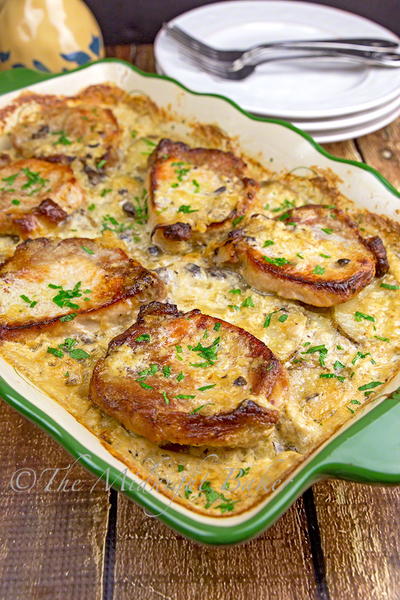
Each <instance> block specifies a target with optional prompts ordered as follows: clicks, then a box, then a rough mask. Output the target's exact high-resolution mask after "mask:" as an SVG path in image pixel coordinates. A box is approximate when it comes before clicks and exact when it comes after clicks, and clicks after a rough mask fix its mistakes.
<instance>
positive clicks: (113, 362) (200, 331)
mask: <svg viewBox="0 0 400 600" xmlns="http://www.w3.org/2000/svg"><path fill="white" fill-rule="evenodd" d="M286 388H287V379H286V374H285V371H284V368H283V366H282V365H281V363H280V362H279V360H278V359H277V358H276V357H275V356H274V355H273V354H272V352H271V351H270V350H269V348H267V347H266V346H265V345H264V344H263V343H262V342H260V341H259V340H257V338H255V337H254V336H252V335H251V334H249V333H248V332H246V331H244V330H243V329H240V328H238V327H235V326H234V325H231V324H230V323H227V322H225V321H221V320H219V319H214V318H212V317H209V316H207V315H203V314H201V313H200V311H198V310H193V311H191V312H189V313H185V314H184V313H181V312H179V311H178V310H177V308H176V306H175V305H171V304H161V303H159V302H153V303H150V304H149V305H147V306H144V307H142V308H141V310H140V313H139V317H138V320H137V321H136V323H135V325H133V326H132V327H130V328H129V329H128V330H127V331H126V332H125V333H123V334H121V335H120V336H118V337H116V338H115V339H114V340H112V341H111V343H110V345H109V350H108V354H107V356H106V358H105V359H104V360H100V361H99V362H98V363H97V365H96V367H95V369H94V372H93V377H92V381H91V386H90V397H91V399H92V400H93V402H95V403H96V404H97V405H98V406H100V407H101V408H102V409H103V410H104V411H105V412H106V413H107V414H110V415H111V416H113V417H115V418H116V419H117V420H119V421H121V422H122V423H123V424H124V425H125V427H127V428H128V429H130V430H132V431H134V432H136V433H139V434H141V435H144V436H145V437H146V438H148V439H150V440H151V441H153V442H155V443H166V442H172V443H177V444H191V445H194V446H201V445H208V446H241V447H246V446H249V445H252V444H254V443H255V442H256V441H258V440H259V439H262V438H263V437H265V436H266V435H267V433H268V432H269V431H270V430H271V427H272V426H273V425H274V424H275V423H276V422H277V420H278V415H279V413H278V411H277V410H276V409H275V408H274V407H275V406H279V404H280V403H281V401H282V399H283V397H284V395H285V392H286Z"/></svg>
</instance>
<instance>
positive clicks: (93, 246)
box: [0, 238, 164, 336]
mask: <svg viewBox="0 0 400 600" xmlns="http://www.w3.org/2000/svg"><path fill="white" fill-rule="evenodd" d="M163 296H164V284H163V283H162V282H161V280H160V279H159V278H158V276H157V275H156V274H155V273H153V272H151V271H148V270H147V269H145V268H144V267H142V265H141V264H139V263H138V262H136V261H134V260H132V259H130V258H129V257H128V256H127V255H126V253H125V252H124V251H123V250H121V249H120V248H118V247H113V246H112V245H111V244H107V242H106V241H104V240H102V238H99V239H97V240H93V239H87V238H68V239H65V240H61V241H59V240H55V239H52V240H50V239H47V238H37V239H35V240H27V241H26V242H24V243H22V244H20V245H19V246H17V248H16V250H15V253H14V255H13V256H12V257H11V258H10V259H8V260H7V261H6V262H5V264H4V265H3V266H2V267H1V268H0V335H3V336H4V335H5V334H6V333H7V331H10V330H15V329H20V328H25V327H32V326H35V325H40V324H48V323H52V322H54V321H57V320H58V319H60V318H61V319H62V320H65V321H69V320H70V319H71V318H73V317H74V316H76V315H78V314H82V313H88V312H92V311H96V310H99V309H103V308H105V307H107V306H110V305H112V304H115V303H116V302H119V301H122V300H125V299H127V298H137V300H138V303H140V302H148V301H149V300H152V299H155V298H156V299H158V298H162V297H163Z"/></svg>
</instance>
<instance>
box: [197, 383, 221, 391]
mask: <svg viewBox="0 0 400 600" xmlns="http://www.w3.org/2000/svg"><path fill="white" fill-rule="evenodd" d="M216 385H217V384H216V383H212V384H210V385H203V386H202V387H199V388H197V389H198V390H199V392H205V391H206V390H211V389H212V388H214V387H215V386H216Z"/></svg>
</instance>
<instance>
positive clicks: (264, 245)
mask: <svg viewBox="0 0 400 600" xmlns="http://www.w3.org/2000/svg"><path fill="white" fill-rule="evenodd" d="M273 244H275V242H273V241H272V240H265V242H264V243H263V245H262V247H263V248H268V246H272V245H273Z"/></svg>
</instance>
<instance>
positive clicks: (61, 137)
mask: <svg viewBox="0 0 400 600" xmlns="http://www.w3.org/2000/svg"><path fill="white" fill-rule="evenodd" d="M52 135H58V136H59V137H58V140H56V141H55V142H53V146H57V145H58V144H62V145H63V146H70V145H71V144H72V141H71V140H70V139H69V137H68V136H67V134H66V133H65V131H63V130H61V131H53V133H52Z"/></svg>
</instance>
